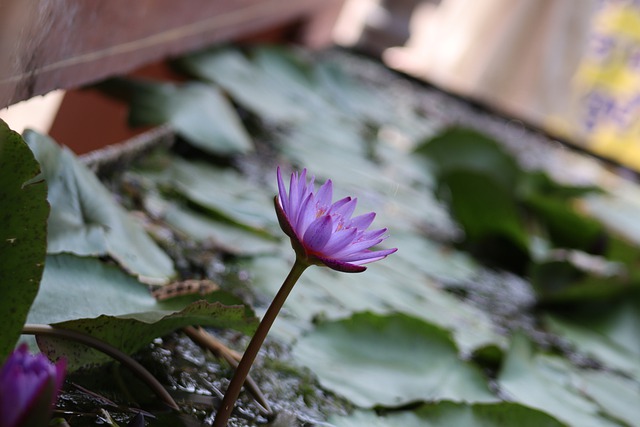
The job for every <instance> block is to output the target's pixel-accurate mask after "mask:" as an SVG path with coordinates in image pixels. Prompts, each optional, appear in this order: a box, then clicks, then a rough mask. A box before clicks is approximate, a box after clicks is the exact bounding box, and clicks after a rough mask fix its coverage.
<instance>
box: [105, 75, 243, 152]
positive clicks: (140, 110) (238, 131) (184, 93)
mask: <svg viewBox="0 0 640 427" xmlns="http://www.w3.org/2000/svg"><path fill="white" fill-rule="evenodd" d="M100 87H101V88H102V89H103V90H106V91H107V92H112V93H115V94H116V95H118V94H120V95H121V96H122V97H125V98H129V99H130V101H131V106H130V108H131V110H130V113H129V121H130V123H131V124H132V125H134V126H140V125H159V124H163V123H169V124H170V125H171V127H172V128H173V129H174V130H175V131H176V132H177V133H178V134H179V135H180V136H182V137H183V138H184V139H185V140H187V141H188V142H189V143H191V144H192V145H194V146H196V147H198V148H200V149H201V150H203V151H205V152H207V153H211V154H218V155H233V154H240V153H246V152H249V151H251V150H252V149H253V145H252V143H251V138H250V137H249V135H248V133H247V131H246V130H245V128H244V126H243V124H242V122H241V120H240V118H239V117H238V114H237V113H236V111H235V109H234V108H233V106H232V105H231V103H230V102H229V101H228V100H227V98H225V96H224V95H223V94H222V92H221V91H220V89H218V88H216V87H214V86H211V85H208V84H204V83H197V82H190V83H185V84H183V85H175V84H171V83H157V82H153V81H146V80H124V79H114V80H110V81H107V82H105V83H102V84H101V86H100Z"/></svg>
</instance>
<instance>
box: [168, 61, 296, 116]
mask: <svg viewBox="0 0 640 427" xmlns="http://www.w3.org/2000/svg"><path fill="white" fill-rule="evenodd" d="M179 65H180V66H181V67H182V68H183V69H185V70H186V71H188V72H190V73H192V74H193V75H195V76H197V77H199V78H201V79H204V80H208V81H211V82H215V83H217V84H219V85H220V86H221V87H223V88H224V89H225V90H226V91H228V92H229V93H230V94H231V95H232V96H233V98H234V99H235V100H236V101H237V102H238V103H239V104H241V105H243V106H244V107H245V108H247V109H248V110H251V111H253V112H254V113H255V114H256V115H258V116H259V117H262V118H263V119H266V120H268V121H275V122H285V123H286V122H291V121H296V120H300V119H302V118H303V117H305V116H306V115H307V114H308V112H307V111H306V110H305V108H304V106H305V105H304V103H302V104H300V102H296V100H295V99H292V96H291V95H292V92H291V87H289V86H288V85H286V84H282V82H278V81H276V80H274V79H271V78H269V75H268V74H266V73H263V72H261V70H260V69H259V68H258V67H256V66H255V65H254V64H253V63H251V61H250V60H249V59H247V58H246V57H245V56H244V55H243V54H242V53H241V52H239V51H238V50H235V49H215V50H207V51H202V52H197V53H195V54H192V55H188V56H186V57H184V58H182V59H181V60H180V61H179ZM298 101H300V100H299V99H298Z"/></svg>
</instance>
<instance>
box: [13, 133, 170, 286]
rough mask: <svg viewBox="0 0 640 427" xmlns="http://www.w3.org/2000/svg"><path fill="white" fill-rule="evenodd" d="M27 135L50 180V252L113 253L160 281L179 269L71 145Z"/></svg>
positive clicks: (142, 276)
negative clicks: (174, 266)
mask: <svg viewBox="0 0 640 427" xmlns="http://www.w3.org/2000/svg"><path fill="white" fill-rule="evenodd" d="M25 138H26V141H27V143H28V144H29V146H30V147H31V149H32V150H33V151H34V153H35V155H36V158H37V159H38V160H39V161H40V163H41V165H42V171H43V174H44V177H45V179H46V180H47V184H48V186H49V195H48V199H49V203H51V216H50V217H49V234H48V248H47V252H48V253H50V254H57V253H74V254H77V255H84V256H105V255H109V256H111V257H113V258H114V259H115V260H117V262H118V263H119V264H120V265H122V266H123V268H125V269H126V270H127V271H129V272H130V273H132V274H135V275H137V276H138V277H139V278H140V279H143V280H145V281H148V282H152V283H156V284H161V283H166V282H168V281H169V279H170V278H171V277H173V276H174V275H175V270H174V268H173V261H172V260H171V258H169V256H168V255H167V254H166V253H164V252H163V251H162V250H161V249H160V248H159V247H158V245H157V244H156V243H155V242H154V241H153V240H152V239H151V238H150V237H149V235H148V234H147V233H146V232H145V231H144V229H143V227H142V225H141V224H139V223H137V222H136V221H135V220H134V219H133V218H132V217H131V216H130V215H129V213H128V212H127V211H125V210H124V208H123V207H122V206H121V205H119V204H118V203H117V202H116V201H115V200H114V198H113V195H112V194H111V193H110V192H109V190H107V189H106V188H105V187H104V185H103V184H102V183H101V182H100V181H99V180H98V178H97V177H96V176H95V175H94V174H93V173H92V172H91V171H89V169H87V167H86V166H84V165H83V164H82V163H80V161H79V160H78V159H77V158H76V157H75V156H74V155H73V153H71V151H69V150H68V149H67V148H65V147H60V146H59V145H57V144H56V143H55V142H54V141H53V140H52V139H50V138H49V137H47V136H43V135H40V134H37V133H35V132H29V131H28V132H27V133H26V134H25Z"/></svg>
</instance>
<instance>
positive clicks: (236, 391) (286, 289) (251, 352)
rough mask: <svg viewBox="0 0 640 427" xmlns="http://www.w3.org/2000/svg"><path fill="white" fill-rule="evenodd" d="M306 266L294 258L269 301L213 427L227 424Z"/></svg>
mask: <svg viewBox="0 0 640 427" xmlns="http://www.w3.org/2000/svg"><path fill="white" fill-rule="evenodd" d="M308 266H309V264H307V263H304V262H301V261H299V260H297V259H296V262H295V263H294V264H293V267H292V268H291V271H290V272H289V275H288V276H287V278H286V279H284V283H282V286H281V287H280V290H279V291H278V293H277V294H276V296H275V298H274V299H273V301H272V302H271V305H270V306H269V308H268V309H267V312H266V313H265V314H264V317H263V318H262V321H261V322H260V324H259V325H258V329H257V330H256V333H255V334H254V335H253V338H251V342H250V343H249V345H248V346H247V349H246V350H245V352H244V355H243V356H242V360H240V364H238V368H237V369H236V372H235V374H234V375H233V378H232V379H231V382H230V383H229V387H227V392H226V393H225V395H224V398H223V399H222V403H221V404H220V407H219V408H218V413H217V414H216V418H215V420H214V421H213V427H225V426H226V425H227V422H228V421H229V416H230V415H231V411H232V410H233V406H234V405H235V403H236V400H237V399H238V396H239V395H240V389H242V385H243V384H244V381H245V379H246V378H247V375H249V370H250V369H251V365H253V361H254V360H255V359H256V356H257V355H258V351H259V350H260V347H262V343H263V342H264V339H265V338H266V337H267V334H268V333H269V329H271V325H273V322H274V321H275V320H276V317H277V316H278V313H279V312H280V309H281V308H282V305H283V304H284V302H285V301H286V299H287V297H288V296H289V293H290V292H291V290H292V289H293V286H294V285H295V284H296V282H297V281H298V279H299V278H300V276H301V275H302V273H303V272H304V270H305V269H306V268H307V267H308Z"/></svg>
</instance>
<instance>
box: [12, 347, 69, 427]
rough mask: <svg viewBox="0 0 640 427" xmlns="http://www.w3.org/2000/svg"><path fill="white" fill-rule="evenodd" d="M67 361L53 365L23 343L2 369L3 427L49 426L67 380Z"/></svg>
mask: <svg viewBox="0 0 640 427" xmlns="http://www.w3.org/2000/svg"><path fill="white" fill-rule="evenodd" d="M65 370H66V362H65V361H64V360H60V361H58V362H57V363H55V364H53V363H51V362H50V361H49V359H47V357H46V356H44V355H43V354H36V355H33V354H30V353H29V350H28V348H27V345H26V344H22V345H20V346H19V347H18V348H17V349H16V350H14V352H13V353H12V354H11V355H10V356H9V357H8V358H7V360H6V362H5V363H4V365H3V366H2V368H1V369H0V427H20V426H39V425H42V426H46V425H47V424H48V423H49V418H50V416H51V410H52V408H53V405H54V404H55V402H56V399H57V396H58V392H59V391H60V387H61V386H62V381H63V380H64V374H65Z"/></svg>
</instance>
